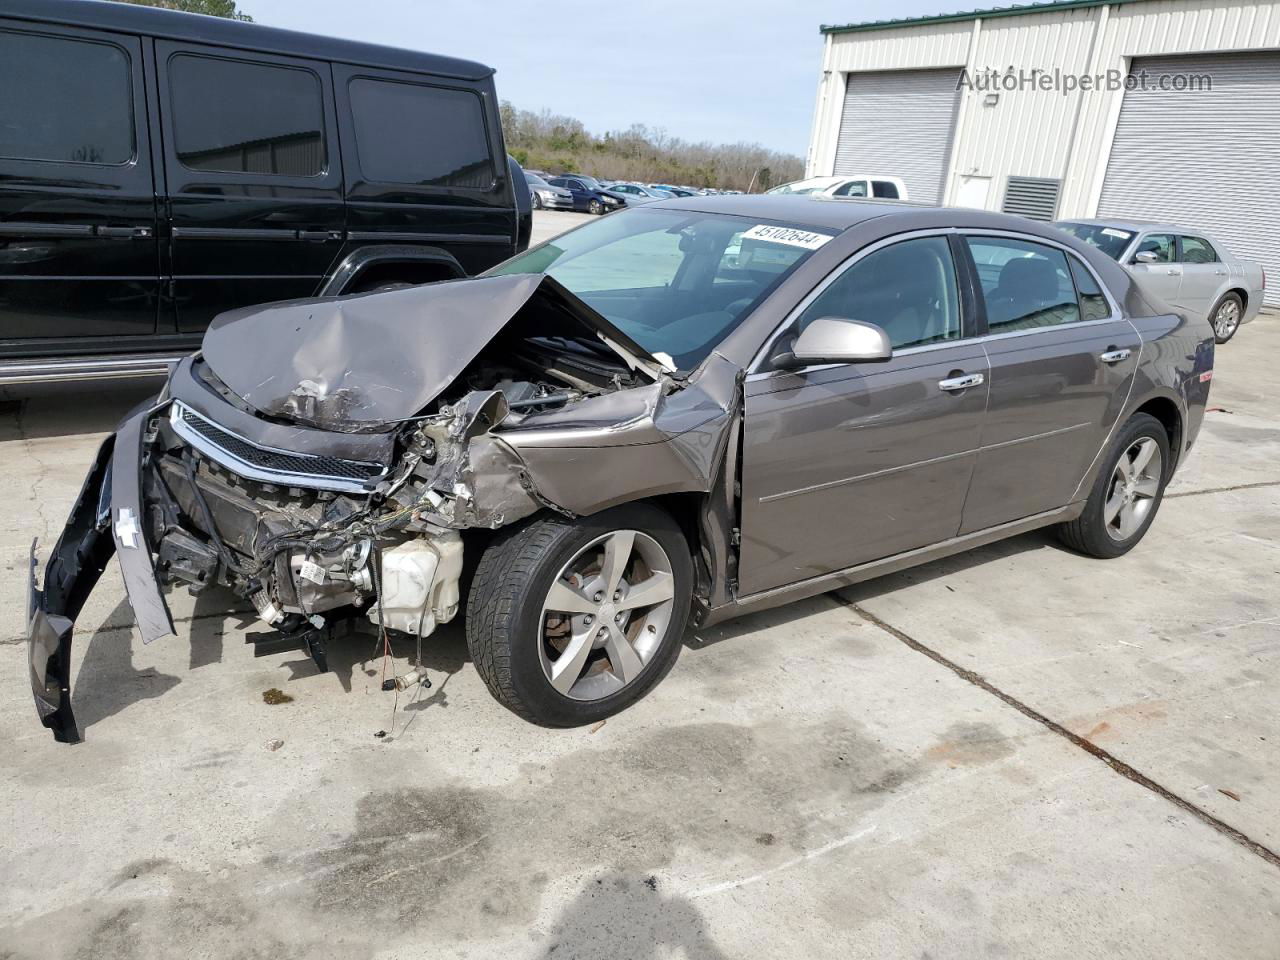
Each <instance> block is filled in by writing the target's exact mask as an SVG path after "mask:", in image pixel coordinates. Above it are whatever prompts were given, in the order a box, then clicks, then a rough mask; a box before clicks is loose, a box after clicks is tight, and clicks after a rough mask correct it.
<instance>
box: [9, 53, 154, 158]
mask: <svg viewBox="0 0 1280 960" xmlns="http://www.w3.org/2000/svg"><path fill="white" fill-rule="evenodd" d="M70 64H74V68H70V67H69V65H70ZM0 91H3V93H0V156H3V157H7V158H9V159H11V160H54V161H62V162H67V163H98V164H108V165H118V164H122V163H128V162H129V161H130V160H132V159H133V154H134V146H133V144H134V141H133V91H132V86H131V79H130V66H129V56H128V54H126V53H125V52H124V51H123V50H122V49H120V48H119V47H117V46H115V45H114V44H109V43H95V42H92V41H87V40H72V39H68V38H64V37H48V36H38V35H36V34H30V33H11V32H9V31H0Z"/></svg>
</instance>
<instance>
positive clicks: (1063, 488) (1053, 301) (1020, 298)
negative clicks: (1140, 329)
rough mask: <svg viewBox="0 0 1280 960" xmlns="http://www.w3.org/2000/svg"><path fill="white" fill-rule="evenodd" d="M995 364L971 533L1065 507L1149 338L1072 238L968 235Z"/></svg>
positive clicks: (967, 516)
mask: <svg viewBox="0 0 1280 960" xmlns="http://www.w3.org/2000/svg"><path fill="white" fill-rule="evenodd" d="M967 242H968V246H969V249H970V251H971V252H972V257H973V261H974V264H975V266H976V270H977V274H978V280H979V286H980V288H981V292H982V296H983V300H984V303H985V308H986V309H985V320H986V328H987V336H986V337H984V338H983V341H982V343H983V346H984V347H985V348H986V352H987V356H988V358H989V359H990V364H991V393H990V397H989V399H988V407H987V418H986V425H985V427H984V428H983V433H982V448H981V450H980V452H979V453H978V457H977V465H976V466H975V468H974V471H973V483H972V486H971V488H970V491H969V496H968V499H967V500H966V502H965V508H964V523H963V525H962V527H961V529H960V532H961V533H971V532H973V531H975V530H982V529H984V528H986V527H992V526H996V525H998V524H1001V523H1007V522H1009V521H1013V520H1019V519H1022V518H1023V517H1029V516H1033V515H1035V514H1037V513H1043V512H1045V511H1049V510H1054V509H1057V508H1058V507H1062V506H1065V505H1066V504H1067V503H1069V502H1070V501H1071V499H1072V495H1073V494H1074V493H1075V491H1076V488H1077V487H1078V486H1079V483H1080V480H1081V478H1082V477H1083V476H1084V474H1085V472H1086V471H1087V470H1088V468H1089V466H1090V464H1091V463H1092V462H1093V459H1094V457H1095V456H1097V454H1098V452H1099V450H1101V449H1102V446H1103V445H1104V444H1105V443H1106V439H1107V436H1108V435H1109V433H1110V431H1111V428H1112V427H1113V426H1114V425H1115V422H1116V419H1117V418H1118V417H1119V415H1120V411H1121V409H1122V408H1123V406H1124V402H1125V399H1126V398H1127V396H1128V393H1129V388H1130V386H1131V385H1132V382H1133V375H1134V373H1135V371H1136V370H1137V366H1138V358H1139V354H1140V353H1141V350H1142V341H1141V339H1140V337H1139V336H1138V333H1137V331H1136V330H1135V329H1134V328H1133V325H1132V324H1130V323H1129V321H1128V320H1126V319H1124V317H1123V316H1122V315H1121V314H1120V311H1119V309H1118V308H1117V307H1116V306H1115V305H1114V304H1113V303H1112V302H1111V300H1110V298H1109V297H1107V296H1106V295H1105V294H1104V293H1103V290H1102V287H1101V286H1100V284H1099V282H1098V279H1097V277H1096V276H1095V275H1094V274H1093V272H1092V271H1090V270H1089V269H1088V267H1086V266H1085V265H1084V263H1083V261H1081V260H1080V259H1079V258H1077V257H1076V256H1075V254H1074V253H1071V252H1070V251H1069V250H1067V249H1066V248H1065V247H1060V246H1058V245H1057V244H1054V243H1051V242H1050V241H1045V240H1041V239H1038V238H1037V239H1035V240H1032V239H1030V238H1023V237H1019V236H1015V235H992V236H986V235H974V236H970V237H968V238H967Z"/></svg>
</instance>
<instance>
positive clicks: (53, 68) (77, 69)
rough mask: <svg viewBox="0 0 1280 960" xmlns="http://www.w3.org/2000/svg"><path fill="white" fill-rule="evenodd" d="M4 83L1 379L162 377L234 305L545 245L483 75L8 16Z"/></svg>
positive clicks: (438, 65)
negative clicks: (533, 238)
mask: <svg viewBox="0 0 1280 960" xmlns="http://www.w3.org/2000/svg"><path fill="white" fill-rule="evenodd" d="M0 90H3V91H4V92H3V95H2V96H0V385H3V384H13V383H21V382H28V381H40V380H65V379H79V378H82V377H101V376H132V375H137V374H140V373H153V372H155V373H159V372H163V371H164V370H165V369H166V367H167V365H168V363H169V362H170V361H171V360H173V359H174V358H176V357H177V356H179V355H181V354H185V353H188V352H190V351H191V350H194V349H195V348H196V347H197V346H198V345H199V342H200V336H201V333H202V332H203V330H204V328H205V326H206V325H207V324H208V323H209V321H210V320H211V319H212V318H213V317H214V316H215V315H216V314H218V313H221V312H222V311H224V310H229V309H232V308H235V307H242V306H246V305H249V304H255V303H262V302H265V301H271V300H285V299H291V298H295V297H309V296H315V295H329V294H339V293H352V292H358V291H365V290H370V289H377V288H379V287H382V286H388V285H395V284H405V283H423V282H429V281H432V280H439V279H445V278H451V277H458V276H464V275H467V274H472V273H476V272H478V271H480V270H484V269H486V268H488V267H490V266H492V265H493V264H495V263H498V262H499V261H501V260H504V259H506V258H507V257H510V256H512V255H513V254H514V253H517V252H519V251H520V250H523V249H524V248H525V247H526V246H527V245H528V240H529V230H530V225H531V220H530V212H529V191H528V189H527V188H526V187H525V181H524V176H523V173H522V172H520V171H519V168H518V167H516V166H515V165H514V161H512V160H510V159H509V158H507V156H506V152H505V149H504V146H503V140H502V129H501V126H500V123H499V115H498V100H497V96H496V94H495V92H494V86H493V70H492V69H491V68H489V67H486V66H482V65H481V64H478V63H471V62H468V61H465V60H454V59H451V58H448V57H439V56H433V55H430V54H425V53H415V52H411V51H407V50H396V49H392V48H388V47H379V46H373V45H369V44H362V43H353V42H350V41H346V40H338V39H332V38H327V37H317V36H309V35H306V34H300V33H293V32H291V31H286V30H277V29H273V28H269V27H264V26H260V25H255V24H250V23H240V22H235V21H229V20H222V19H217V18H214V17H204V16H196V15H192V14H183V13H173V12H170V11H165V10H156V9H151V8H147V7H140V6H133V5H128V4H117V3H101V2H94V0H5V3H4V4H3V8H2V9H0ZM513 184H516V185H518V189H513V187H512V185H513Z"/></svg>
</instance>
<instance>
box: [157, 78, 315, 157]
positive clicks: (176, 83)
mask: <svg viewBox="0 0 1280 960" xmlns="http://www.w3.org/2000/svg"><path fill="white" fill-rule="evenodd" d="M169 87H170V94H171V98H172V99H171V102H172V104H173V132H174V140H175V150H176V152H177V154H178V159H179V160H180V161H181V162H182V165H183V166H184V167H188V168H190V169H192V170H210V171H218V172H221V173H254V174H263V173H265V174H275V175H278V176H287V177H314V176H317V175H319V174H321V173H323V172H324V171H325V148H324V107H323V105H322V100H321V89H320V78H319V77H317V76H316V75H315V74H314V73H312V72H311V71H310V70H303V69H300V68H298V67H284V66H279V65H276V64H266V63H248V62H246V61H243V60H215V59H213V58H212V57H197V56H191V55H187V54H183V55H181V56H177V57H174V58H173V60H171V61H170V63H169Z"/></svg>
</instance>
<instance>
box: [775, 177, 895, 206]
mask: <svg viewBox="0 0 1280 960" xmlns="http://www.w3.org/2000/svg"><path fill="white" fill-rule="evenodd" d="M765 193H813V194H817V195H819V196H824V197H876V198H878V199H881V200H907V199H910V198H909V197H908V195H907V185H906V184H905V183H903V182H902V180H901V179H899V178H898V177H886V176H880V175H877V174H873V173H858V174H852V173H851V174H844V175H842V176H838V177H810V178H809V179H808V180H794V181H792V182H791V183H784V184H782V185H781V186H777V187H774V188H773V189H772V190H766V191H765Z"/></svg>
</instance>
